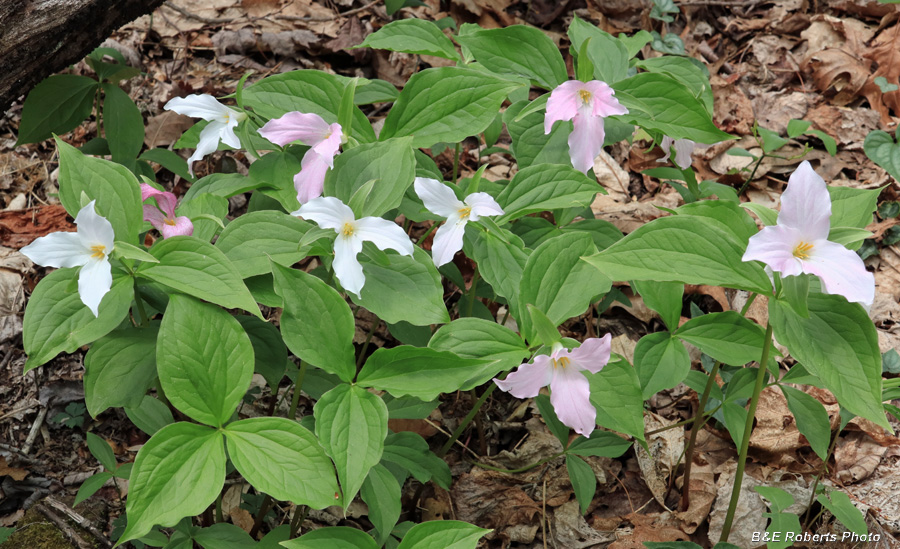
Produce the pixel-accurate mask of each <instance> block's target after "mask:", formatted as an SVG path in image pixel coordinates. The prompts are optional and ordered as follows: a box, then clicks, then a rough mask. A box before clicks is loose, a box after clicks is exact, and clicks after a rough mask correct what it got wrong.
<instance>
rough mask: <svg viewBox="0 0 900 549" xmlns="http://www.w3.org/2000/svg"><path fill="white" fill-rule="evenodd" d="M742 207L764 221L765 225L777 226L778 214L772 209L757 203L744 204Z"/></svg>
mask: <svg viewBox="0 0 900 549" xmlns="http://www.w3.org/2000/svg"><path fill="white" fill-rule="evenodd" d="M741 207H742V208H744V209H747V210H750V211H751V212H753V213H754V214H756V217H758V218H759V220H760V221H762V223H763V225H766V226H769V225H775V224H776V223H777V222H778V212H776V211H775V210H773V209H772V208H767V207H765V206H763V205H762V204H757V203H755V202H742V203H741Z"/></svg>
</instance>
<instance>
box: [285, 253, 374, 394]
mask: <svg viewBox="0 0 900 549" xmlns="http://www.w3.org/2000/svg"><path fill="white" fill-rule="evenodd" d="M272 273H273V275H274V276H275V291H276V293H278V295H279V296H281V298H282V299H283V300H284V312H283V313H282V316H281V335H282V337H283V338H284V341H285V343H287V346H288V348H289V349H290V350H291V352H292V353H294V354H295V355H297V356H298V357H299V358H300V359H301V360H305V361H306V362H309V363H310V364H312V365H313V366H318V367H319V368H322V369H323V370H325V371H326V372H329V373H332V374H335V375H337V376H338V377H340V378H341V379H342V380H344V381H347V382H350V381H352V380H353V376H354V375H355V374H356V357H355V352H356V349H355V348H354V347H353V335H354V333H355V331H356V328H355V323H354V320H353V313H352V312H351V311H350V307H349V306H348V305H347V303H346V301H344V298H342V297H341V294H339V293H337V291H335V290H334V288H332V287H331V286H329V285H328V284H325V283H324V282H322V281H321V280H319V279H318V278H316V277H315V276H313V275H311V274H308V273H305V272H303V271H300V270H297V269H289V268H287V267H282V266H281V265H278V264H275V263H273V264H272Z"/></svg>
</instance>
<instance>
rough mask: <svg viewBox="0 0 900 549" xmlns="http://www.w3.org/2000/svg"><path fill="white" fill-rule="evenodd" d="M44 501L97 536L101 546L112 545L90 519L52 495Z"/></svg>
mask: <svg viewBox="0 0 900 549" xmlns="http://www.w3.org/2000/svg"><path fill="white" fill-rule="evenodd" d="M46 502H47V504H48V505H50V506H51V507H53V508H54V509H56V510H57V511H59V512H61V513H63V514H65V515H66V516H67V517H69V519H71V520H72V521H73V522H75V524H77V525H78V526H81V527H82V528H84V529H85V530H87V531H88V532H90V533H91V535H92V536H94V537H95V538H97V541H99V542H100V544H101V545H103V547H112V546H113V544H112V542H111V541H109V540H108V539H106V537H105V536H104V535H103V534H102V533H101V532H100V530H97V529H96V528H95V527H94V525H93V524H91V521H90V520H88V519H86V518H84V517H83V516H81V515H79V514H78V513H77V512H75V510H74V509H72V508H71V507H69V506H68V505H66V504H65V503H63V502H61V501H59V500H57V499H55V498H53V497H49V496H48V497H47V499H46Z"/></svg>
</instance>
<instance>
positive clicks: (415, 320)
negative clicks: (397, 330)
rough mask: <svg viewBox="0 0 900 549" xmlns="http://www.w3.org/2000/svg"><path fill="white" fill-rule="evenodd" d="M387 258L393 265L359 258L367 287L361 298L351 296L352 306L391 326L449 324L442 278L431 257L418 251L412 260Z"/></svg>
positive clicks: (408, 257)
mask: <svg viewBox="0 0 900 549" xmlns="http://www.w3.org/2000/svg"><path fill="white" fill-rule="evenodd" d="M386 257H387V258H388V259H389V261H390V263H389V264H387V265H382V264H379V263H377V262H375V261H373V260H372V259H370V258H368V257H367V256H365V254H363V255H361V256H360V258H359V259H360V261H359V262H360V264H361V265H362V268H363V274H365V276H366V285H365V286H364V287H363V289H362V292H361V296H360V297H356V296H355V295H353V294H350V298H351V299H352V300H353V302H354V303H356V304H357V305H361V306H363V307H365V308H366V309H368V310H370V311H372V312H373V313H375V314H376V315H378V317H379V318H381V319H382V320H384V321H385V322H388V323H391V324H396V323H397V322H400V321H405V322H409V323H410V324H413V325H415V326H427V325H429V324H444V323H446V322H449V321H450V315H449V313H447V308H446V307H445V306H444V288H443V286H442V285H441V275H440V274H438V272H437V269H436V268H435V266H434V263H433V262H432V261H431V258H430V257H428V254H426V253H425V252H424V251H423V250H422V249H421V248H416V250H415V255H414V256H413V257H410V256H406V255H397V254H394V253H390V254H386Z"/></svg>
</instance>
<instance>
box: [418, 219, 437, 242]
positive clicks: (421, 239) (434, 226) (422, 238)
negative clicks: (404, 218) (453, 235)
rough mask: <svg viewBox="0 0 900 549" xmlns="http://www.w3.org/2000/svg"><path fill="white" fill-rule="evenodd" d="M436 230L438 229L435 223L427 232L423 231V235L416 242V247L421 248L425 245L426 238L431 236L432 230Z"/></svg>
mask: <svg viewBox="0 0 900 549" xmlns="http://www.w3.org/2000/svg"><path fill="white" fill-rule="evenodd" d="M437 228H438V223H435V224H433V225H432V226H431V227H429V228H428V230H427V231H425V234H423V235H422V236H421V237H419V240H416V245H417V246H419V247H420V248H421V247H422V246H423V245H424V244H425V239H427V238H428V236H429V235H431V233H433V232H434V230H435V229H437Z"/></svg>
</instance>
